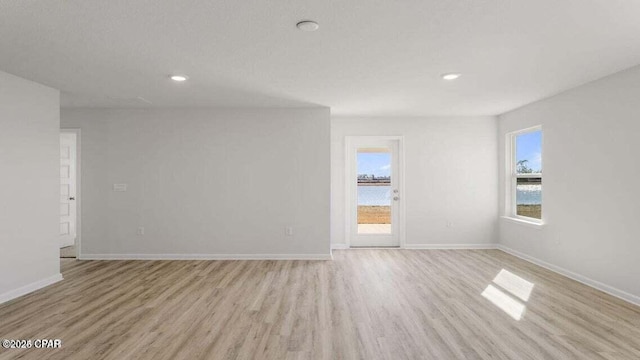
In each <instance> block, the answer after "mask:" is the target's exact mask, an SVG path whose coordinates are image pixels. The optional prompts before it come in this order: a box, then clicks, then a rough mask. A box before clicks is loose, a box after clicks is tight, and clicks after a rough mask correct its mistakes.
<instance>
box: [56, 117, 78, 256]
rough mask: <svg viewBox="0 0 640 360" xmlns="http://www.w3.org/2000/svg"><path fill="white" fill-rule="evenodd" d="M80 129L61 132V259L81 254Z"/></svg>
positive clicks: (62, 130)
mask: <svg viewBox="0 0 640 360" xmlns="http://www.w3.org/2000/svg"><path fill="white" fill-rule="evenodd" d="M79 135H80V130H78V129H61V130H60V236H59V239H58V241H59V245H60V257H61V258H77V257H78V254H79V231H78V230H79V222H80V221H79V220H80V219H79V214H80V211H79V203H80V201H79V195H80V183H79V175H80V171H79V168H80V166H79V165H80V161H79V159H80V158H79V140H80V139H79Z"/></svg>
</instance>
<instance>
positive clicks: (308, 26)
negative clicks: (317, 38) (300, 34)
mask: <svg viewBox="0 0 640 360" xmlns="http://www.w3.org/2000/svg"><path fill="white" fill-rule="evenodd" d="M296 26H297V27H298V29H300V30H302V31H316V30H318V28H319V27H320V25H318V23H317V22H315V21H311V20H304V21H300V22H299V23H297V24H296Z"/></svg>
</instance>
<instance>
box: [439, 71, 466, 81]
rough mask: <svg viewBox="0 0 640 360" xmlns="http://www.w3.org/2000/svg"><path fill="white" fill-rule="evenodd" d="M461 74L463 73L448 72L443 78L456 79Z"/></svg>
mask: <svg viewBox="0 0 640 360" xmlns="http://www.w3.org/2000/svg"><path fill="white" fill-rule="evenodd" d="M460 75H462V74H458V73H448V74H442V78H443V79H445V80H455V79H457V78H459V77H460Z"/></svg>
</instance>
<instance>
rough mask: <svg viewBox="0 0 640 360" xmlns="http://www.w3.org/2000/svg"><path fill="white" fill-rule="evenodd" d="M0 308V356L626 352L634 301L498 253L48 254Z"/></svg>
mask: <svg viewBox="0 0 640 360" xmlns="http://www.w3.org/2000/svg"><path fill="white" fill-rule="evenodd" d="M62 272H63V275H64V278H65V279H64V280H63V281H62V282H59V283H57V284H55V285H52V286H49V287H47V288H45V289H42V290H39V291H37V292H34V293H31V294H29V295H26V296H24V297H21V298H19V299H15V300H13V301H11V302H8V303H5V304H2V305H0V339H5V338H9V339H38V338H47V339H50V338H54V339H55V338H58V339H61V340H62V348H61V349H57V350H55V349H30V350H6V349H2V348H0V359H49V358H51V359H118V360H121V359H640V307H638V306H635V305H631V304H629V303H626V302H624V301H622V300H619V299H617V298H614V297H612V296H609V295H607V294H605V293H602V292H600V291H597V290H595V289H592V288H590V287H588V286H585V285H582V284H580V283H578V282H575V281H572V280H569V279H567V278H565V277H562V276H560V275H557V274H555V273H553V272H550V271H548V270H545V269H543V268H540V267H538V266H536V265H533V264H530V263H528V262H525V261H523V260H520V259H518V258H515V257H513V256H511V255H508V254H506V253H504V252H501V251H499V250H399V249H398V250H390V249H373V250H369V249H360V250H340V251H334V260H333V261H77V260H75V259H63V260H62Z"/></svg>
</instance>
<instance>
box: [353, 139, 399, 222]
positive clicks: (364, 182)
mask: <svg viewBox="0 0 640 360" xmlns="http://www.w3.org/2000/svg"><path fill="white" fill-rule="evenodd" d="M357 162H358V164H357V166H358V179H357V181H358V234H391V201H392V197H393V191H392V189H391V150H390V149H387V148H360V149H358V156H357Z"/></svg>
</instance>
